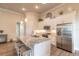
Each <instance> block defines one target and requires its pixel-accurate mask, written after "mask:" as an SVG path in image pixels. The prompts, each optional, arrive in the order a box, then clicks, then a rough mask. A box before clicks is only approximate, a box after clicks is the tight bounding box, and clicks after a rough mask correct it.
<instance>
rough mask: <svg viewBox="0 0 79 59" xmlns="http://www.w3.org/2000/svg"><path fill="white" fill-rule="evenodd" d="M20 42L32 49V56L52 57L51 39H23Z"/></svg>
mask: <svg viewBox="0 0 79 59" xmlns="http://www.w3.org/2000/svg"><path fill="white" fill-rule="evenodd" d="M20 41H22V42H23V43H24V44H25V45H26V46H28V47H29V48H31V56H50V48H51V41H50V39H48V38H45V37H21V38H20Z"/></svg>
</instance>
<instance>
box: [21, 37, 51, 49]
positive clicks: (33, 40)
mask: <svg viewBox="0 0 79 59" xmlns="http://www.w3.org/2000/svg"><path fill="white" fill-rule="evenodd" d="M20 40H21V41H22V42H23V43H24V44H25V45H26V46H28V47H30V48H33V46H34V45H35V44H37V43H40V42H44V41H46V40H50V39H49V38H45V37H30V36H28V37H21V38H20Z"/></svg>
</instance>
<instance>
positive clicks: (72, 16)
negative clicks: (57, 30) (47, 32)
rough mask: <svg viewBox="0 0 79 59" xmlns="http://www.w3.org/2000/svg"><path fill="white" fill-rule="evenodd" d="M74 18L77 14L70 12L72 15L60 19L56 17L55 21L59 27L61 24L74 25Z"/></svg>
mask: <svg viewBox="0 0 79 59" xmlns="http://www.w3.org/2000/svg"><path fill="white" fill-rule="evenodd" d="M74 18H75V12H70V13H67V14H64V15H61V16H59V17H56V18H55V19H54V20H55V23H56V25H57V24H61V23H72V22H73V20H74Z"/></svg>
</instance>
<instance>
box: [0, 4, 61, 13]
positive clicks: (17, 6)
mask: <svg viewBox="0 0 79 59" xmlns="http://www.w3.org/2000/svg"><path fill="white" fill-rule="evenodd" d="M36 5H38V7H39V8H38V9H36V8H35V6H36ZM58 5H60V3H46V4H42V3H0V8H4V9H9V10H13V11H16V12H19V13H25V12H39V13H42V12H45V11H47V10H49V9H51V8H54V7H56V6H58ZM22 8H26V10H25V11H23V10H22Z"/></svg>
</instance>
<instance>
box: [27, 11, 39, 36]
mask: <svg viewBox="0 0 79 59" xmlns="http://www.w3.org/2000/svg"><path fill="white" fill-rule="evenodd" d="M26 18H27V22H26V34H27V35H31V34H32V33H33V30H36V29H37V26H38V18H39V14H38V13H35V12H27V13H26Z"/></svg>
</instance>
